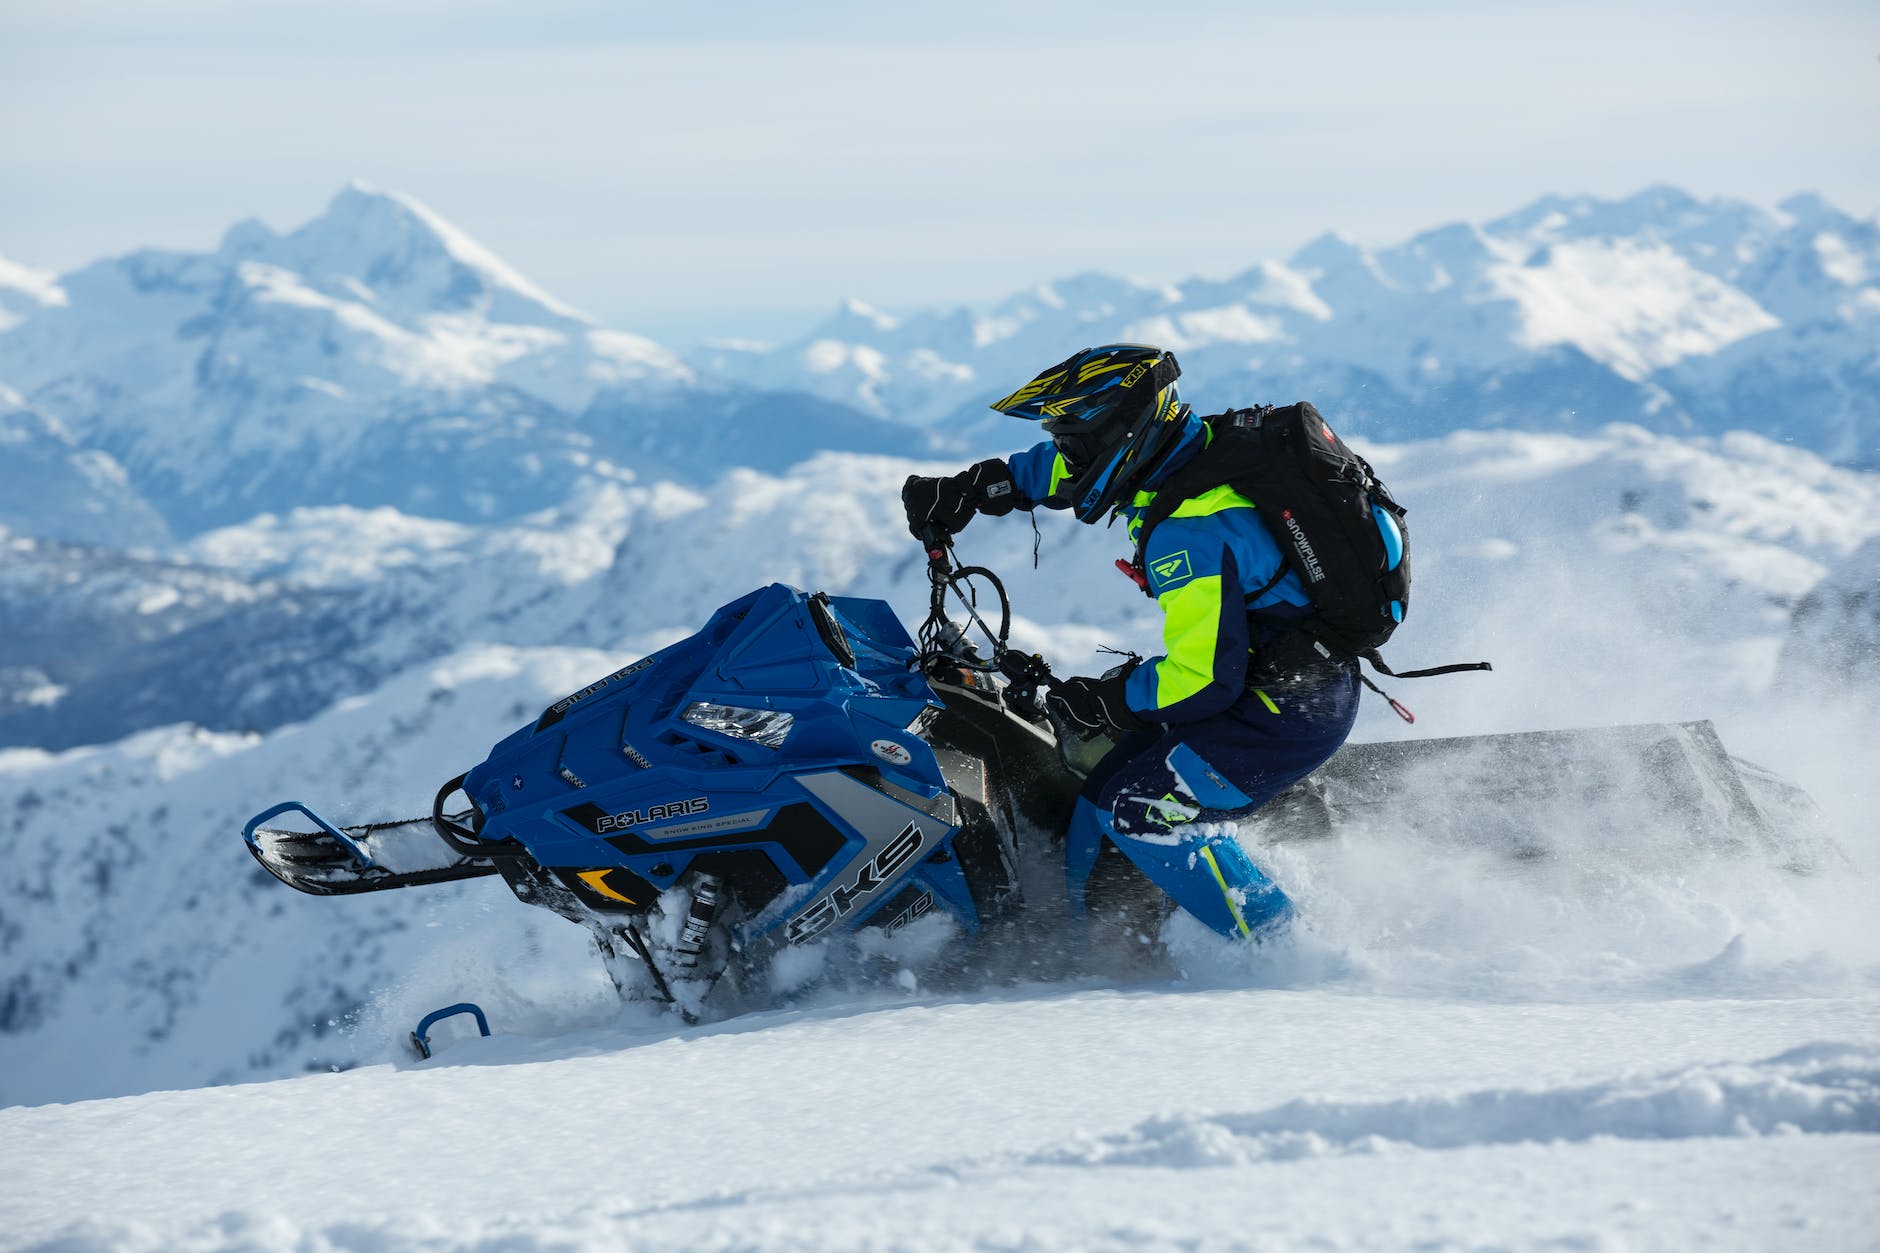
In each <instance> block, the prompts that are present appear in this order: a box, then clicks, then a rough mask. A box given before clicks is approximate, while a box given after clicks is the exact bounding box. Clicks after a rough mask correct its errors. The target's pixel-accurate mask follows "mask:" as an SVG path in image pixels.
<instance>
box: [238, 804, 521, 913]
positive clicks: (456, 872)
mask: <svg viewBox="0 0 1880 1253" xmlns="http://www.w3.org/2000/svg"><path fill="white" fill-rule="evenodd" d="M287 813H298V814H301V815H303V816H304V817H306V818H308V819H309V820H311V821H312V822H313V824H314V825H315V826H316V827H317V828H318V830H315V831H296V830H290V829H288V828H285V827H268V826H263V825H262V824H263V823H265V822H268V821H270V820H272V819H275V818H278V817H280V816H281V815H282V814H287ZM242 839H244V840H245V841H247V844H248V851H249V852H251V853H253V854H254V855H255V860H256V861H258V862H260V863H261V866H262V868H263V869H265V870H266V871H267V872H268V873H269V874H271V875H273V876H274V877H275V878H277V879H279V880H280V881H281V882H282V883H285V884H286V885H287V886H288V887H290V888H294V889H295V890H297V891H301V892H306V893H309V894H311V895H314V896H345V895H348V894H350V893H354V892H382V891H385V890H387V889H389V888H408V887H416V886H419V885H422V884H427V883H449V882H451V881H453V880H456V879H475V878H479V877H481V876H483V875H490V874H495V873H496V865H495V863H494V862H493V861H490V860H489V859H487V858H482V857H472V856H469V855H467V854H464V853H460V852H458V851H457V850H455V849H453V848H450V847H448V846H446V845H445V844H443V843H442V842H441V841H440V840H439V839H438V838H437V832H436V829H435V827H434V826H433V823H432V820H431V819H429V818H411V819H407V820H405V821H403V822H368V823H365V824H364V825H362V826H356V827H336V826H334V825H333V824H332V823H330V822H328V821H327V820H326V819H324V818H322V817H321V816H320V815H319V814H317V813H315V812H314V811H313V810H311V809H309V808H308V807H307V806H306V805H303V804H302V803H301V802H299V801H285V802H283V803H281V804H279V805H276V806H274V807H273V808H272V809H268V810H266V811H264V812H262V813H259V814H256V815H255V816H254V817H253V818H251V819H249V820H248V824H247V825H246V826H244V827H243V828H242Z"/></svg>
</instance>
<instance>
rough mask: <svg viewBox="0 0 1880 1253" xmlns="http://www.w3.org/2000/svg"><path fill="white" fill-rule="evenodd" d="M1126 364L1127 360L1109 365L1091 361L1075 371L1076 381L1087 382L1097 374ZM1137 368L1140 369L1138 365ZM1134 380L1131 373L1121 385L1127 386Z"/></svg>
mask: <svg viewBox="0 0 1880 1253" xmlns="http://www.w3.org/2000/svg"><path fill="white" fill-rule="evenodd" d="M1128 365H1129V362H1127V361H1118V362H1115V363H1114V364H1111V365H1105V364H1104V363H1103V362H1101V361H1092V362H1091V363H1090V364H1089V365H1086V366H1085V367H1083V369H1081V370H1079V371H1078V372H1077V381H1078V382H1079V383H1088V382H1089V381H1090V380H1091V379H1093V378H1095V377H1097V375H1099V374H1108V373H1109V372H1110V371H1111V370H1121V369H1124V368H1126V367H1127V366H1128ZM1138 368H1139V369H1140V366H1138ZM1135 381H1136V376H1135V375H1133V374H1132V375H1130V376H1129V378H1128V380H1127V381H1125V382H1124V384H1123V386H1124V387H1128V386H1129V385H1130V383H1133V382H1135Z"/></svg>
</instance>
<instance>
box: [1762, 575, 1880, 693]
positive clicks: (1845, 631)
mask: <svg viewBox="0 0 1880 1253" xmlns="http://www.w3.org/2000/svg"><path fill="white" fill-rule="evenodd" d="M1781 682H1782V683H1783V684H1784V685H1785V686H1790V687H1793V688H1795V689H1796V690H1797V691H1798V692H1800V693H1804V694H1808V695H1812V696H1815V697H1817V698H1826V699H1832V700H1841V701H1846V700H1853V701H1861V700H1865V701H1866V702H1869V703H1871V704H1874V705H1880V539H1873V540H1869V541H1868V542H1867V543H1866V544H1864V545H1863V546H1862V547H1861V548H1860V549H1859V550H1858V551H1856V552H1855V553H1854V554H1853V555H1852V556H1850V557H1848V558H1847V559H1846V560H1844V561H1840V562H1837V563H1835V565H1834V566H1832V567H1831V568H1830V569H1829V571H1828V573H1827V576H1826V577H1825V578H1823V579H1822V580H1821V581H1820V582H1818V583H1816V584H1815V586H1814V587H1813V588H1811V589H1809V592H1808V595H1807V596H1805V597H1803V598H1802V601H1801V603H1800V604H1798V605H1797V606H1796V607H1795V616H1794V619H1793V625H1792V626H1791V627H1790V630H1789V635H1788V638H1787V640H1785V641H1784V643H1783V646H1782V670H1781Z"/></svg>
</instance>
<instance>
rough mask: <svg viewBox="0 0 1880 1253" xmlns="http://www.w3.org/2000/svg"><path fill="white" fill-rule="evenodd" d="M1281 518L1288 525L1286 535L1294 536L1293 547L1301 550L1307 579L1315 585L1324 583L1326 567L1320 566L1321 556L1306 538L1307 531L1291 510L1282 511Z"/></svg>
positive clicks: (1301, 558)
mask: <svg viewBox="0 0 1880 1253" xmlns="http://www.w3.org/2000/svg"><path fill="white" fill-rule="evenodd" d="M1279 516H1280V520H1281V521H1282V522H1284V523H1285V524H1286V533H1287V534H1288V535H1290V536H1292V542H1293V547H1294V548H1296V549H1298V550H1299V560H1300V561H1301V562H1303V563H1304V564H1305V567H1306V577H1307V578H1309V579H1311V580H1312V581H1313V582H1314V583H1318V582H1322V581H1323V580H1324V578H1325V567H1324V566H1322V565H1320V564H1319V555H1318V554H1317V553H1315V552H1313V551H1312V541H1311V540H1309V539H1307V538H1306V533H1305V530H1304V528H1302V527H1301V526H1300V525H1299V520H1298V519H1297V518H1295V517H1293V516H1292V510H1290V509H1285V510H1282V511H1281V512H1280V515H1279Z"/></svg>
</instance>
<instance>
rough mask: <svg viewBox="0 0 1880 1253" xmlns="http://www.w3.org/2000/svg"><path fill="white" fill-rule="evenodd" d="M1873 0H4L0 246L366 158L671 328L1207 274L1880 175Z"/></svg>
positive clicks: (230, 203)
mask: <svg viewBox="0 0 1880 1253" xmlns="http://www.w3.org/2000/svg"><path fill="white" fill-rule="evenodd" d="M1877 118H1880V5H1874V4H1870V3H1869V4H1840V3H1822V2H1806V0H1804V2H1801V3H1792V4H1784V5H1776V4H1774V3H1768V4H1743V3H1729V2H1720V3H1706V4H1683V3H1670V4H1636V3H1635V4H1625V5H1619V4H1606V3H1575V4H1567V3H1544V4H1532V5H1527V4H1523V5H1506V4H1480V3H1461V4H1444V5H1421V6H1416V7H1411V6H1407V5H1400V4H1376V3H1365V4H1354V3H1330V4H1315V5H1309V6H1308V5H1301V4H1298V3H1296V2H1295V3H1290V4H1283V5H1281V4H1249V3H1241V4H1187V5H1162V6H1148V5H1124V4H1112V3H1080V4H1058V3H1034V4H1027V3H1023V2H1022V0H1007V2H1006V3H1003V4H993V3H982V2H980V0H965V2H963V3H956V4H946V5H930V6H890V5H877V4H867V5H864V4H850V3H833V4H811V5H804V6H784V5H776V4H754V3H745V2H744V0H720V2H717V3H712V4H707V5H693V6H674V5H670V4H662V5H646V4H639V3H631V2H618V3H607V4H601V3H588V2H586V0H581V2H578V3H577V2H574V0H540V2H538V3H535V4H532V5H528V6H520V5H493V4H484V3H480V2H471V3H454V4H446V3H442V2H439V0H374V2H371V3H344V2H334V3H307V2H304V0H241V2H237V0H136V2H134V3H133V2H130V0H116V2H110V3H106V2H101V0H0V255H4V256H7V257H10V258H12V259H14V260H18V261H22V262H25V263H27V264H31V265H38V266H45V267H51V268H56V269H66V268H70V267H72V266H75V265H78V264H81V263H83V262H85V261H87V260H90V259H92V258H95V257H97V256H101V255H105V254H109V253H113V252H120V251H124V250H128V249H130V248H133V247H136V246H140V245H145V244H153V245H160V246H172V247H198V248H200V247H209V246H211V245H213V243H214V242H215V240H216V239H217V238H218V237H219V235H220V233H221V231H222V230H223V229H224V228H225V227H226V226H227V225H228V224H229V223H231V222H233V221H234V220H236V219H238V218H241V217H244V216H249V215H259V216H261V217H262V218H263V219H265V220H266V221H268V222H269V223H270V224H272V225H274V226H276V227H290V226H292V225H294V224H296V223H298V222H300V221H302V220H304V219H306V218H307V217H309V216H311V215H313V214H314V213H316V212H318V211H319V209H320V207H321V206H322V205H323V204H324V203H325V201H326V200H327V199H329V198H330V197H331V196H332V194H333V193H334V192H335V191H336V190H338V188H339V187H340V186H342V185H343V184H344V183H345V182H346V181H347V180H349V179H351V178H355V177H358V178H364V179H366V180H368V181H370V182H373V183H376V184H379V185H381V186H386V187H392V188H397V189H399V190H402V191H405V192H408V193H410V194H412V195H415V196H417V197H418V198H419V199H421V200H423V201H425V202H426V203H428V204H430V205H431V206H432V207H433V208H435V209H436V210H438V211H439V212H441V213H443V214H444V215H445V216H446V217H448V218H451V219H452V220H454V221H456V222H457V223H458V224H459V225H461V226H463V227H464V228H465V229H466V230H468V231H469V232H470V233H471V234H473V235H475V236H476V237H478V238H479V239H481V240H482V241H483V242H484V243H486V244H488V245H489V246H490V247H492V248H493V249H495V250H496V251H497V252H498V253H500V254H501V255H503V256H504V257H506V258H507V259H508V260H510V261H511V262H512V263H514V264H515V265H516V266H517V267H518V268H519V269H520V270H522V271H523V272H524V273H525V274H527V275H529V276H530V277H531V278H533V279H534V280H536V281H537V282H538V283H540V284H541V285H542V286H544V287H545V288H547V289H548V290H550V291H551V292H554V293H555V294H557V295H559V296H561V297H562V298H564V299H566V300H568V301H570V302H572V303H574V304H576V305H578V306H580V307H582V308H585V309H587V310H589V311H590V312H592V313H594V314H595V315H596V316H598V317H600V318H601V319H602V320H604V321H606V322H608V323H610V324H612V325H617V326H623V327H629V328H632V329H639V330H644V331H647V332H648V333H652V334H655V335H659V336H662V337H665V338H668V339H672V340H674V341H679V342H683V341H686V340H689V339H691V338H693V337H695V336H696V335H698V334H700V333H703V332H704V331H706V330H707V329H709V330H712V331H716V332H723V333H731V334H736V333H749V334H758V335H763V334H776V333H781V332H785V331H787V330H790V329H793V328H795V327H798V326H800V325H802V324H803V323H804V322H805V321H806V320H808V319H811V318H813V317H815V316H817V315H818V314H820V313H822V312H824V311H826V310H828V309H830V308H832V307H833V306H834V305H835V303H836V302H837V301H838V300H839V299H841V298H842V297H843V296H847V295H855V296H860V297H862V298H864V299H866V300H869V301H870V302H871V303H875V304H878V305H881V306H883V307H886V308H890V309H893V308H896V307H908V306H914V305H923V304H935V303H951V302H956V301H959V302H972V301H981V300H989V299H993V298H996V297H998V296H1000V295H1003V294H1005V293H1006V292H1008V291H1011V290H1013V289H1016V288H1019V287H1022V286H1025V285H1027V284H1030V283H1033V282H1037V281H1040V280H1043V279H1047V278H1050V277H1052V276H1055V275H1062V274H1066V273H1071V272H1075V271H1078V270H1084V269H1098V270H1104V271H1108V272H1112V273H1118V274H1125V275H1129V276H1131V277H1137V278H1144V279H1176V278H1181V277H1185V276H1187V275H1190V274H1197V273H1199V274H1211V275H1223V274H1227V273H1231V272H1233V271H1236V270H1238V269H1241V268H1243V267H1245V266H1246V265H1247V264H1249V263H1251V262H1252V261H1254V260H1256V259H1258V258H1261V257H1266V256H1283V255H1285V254H1286V253H1288V252H1290V251H1292V250H1293V249H1294V248H1296V247H1297V246H1298V245H1299V244H1301V243H1303V242H1305V240H1307V239H1308V238H1310V237H1311V236H1313V235H1315V234H1317V233H1318V232H1320V231H1322V230H1326V229H1333V230H1337V231H1339V232H1341V233H1343V234H1346V235H1350V236H1352V237H1355V238H1357V239H1360V240H1364V241H1374V242H1386V241H1390V240H1394V239H1397V238H1401V237H1402V236H1404V235H1406V234H1409V233H1411V232H1413V231H1415V230H1417V229H1420V228H1423V227H1427V226H1433V225H1436V224H1439V223H1442V222H1445V221H1451V220H1455V219H1459V218H1462V219H1477V220H1479V219H1482V218H1486V217H1491V216H1494V215H1496V214H1498V213H1500V212H1503V211H1505V210H1508V209H1511V208H1513V207H1515V206H1516V205H1518V204H1521V203H1523V202H1525V201H1527V200H1530V199H1532V198H1534V197H1535V196H1537V195H1540V194H1543V193H1546V192H1550V191H1560V192H1593V193H1597V194H1607V195H1619V194H1624V193H1627V192H1630V191H1633V190H1636V189H1637V188H1639V187H1641V186H1644V185H1646V184H1650V183H1656V182H1669V183H1674V184H1677V185H1680V186H1683V187H1685V188H1687V189H1688V190H1690V191H1692V192H1695V193H1697V194H1700V195H1732V196H1740V197H1744V198H1746V199H1750V200H1753V201H1756V202H1759V203H1763V204H1773V203H1774V202H1776V201H1778V200H1780V199H1782V198H1784V197H1785V196H1787V195H1789V194H1790V193H1792V192H1795V191H1799V190H1804V189H1806V190H1816V191H1820V192H1822V193H1823V194H1825V195H1827V196H1828V197H1829V199H1831V200H1833V201H1835V202H1836V203H1838V204H1840V205H1841V206H1842V207H1843V208H1847V209H1850V210H1853V211H1856V212H1861V213H1872V212H1874V211H1875V210H1876V208H1880V140H1876V139H1875V138H1874V134H1875V132H1876V131H1877V130H1880V127H1876V125H1875V124H1874V122H1875V119H1877Z"/></svg>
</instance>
